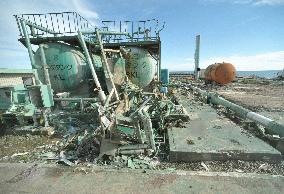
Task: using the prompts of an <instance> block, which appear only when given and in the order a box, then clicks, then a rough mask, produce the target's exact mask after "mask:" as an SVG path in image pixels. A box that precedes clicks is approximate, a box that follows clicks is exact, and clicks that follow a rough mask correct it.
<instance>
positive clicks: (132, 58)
mask: <svg viewBox="0 0 284 194" xmlns="http://www.w3.org/2000/svg"><path fill="white" fill-rule="evenodd" d="M125 58H126V67H125V69H126V75H127V76H128V78H129V79H130V80H131V81H132V82H133V83H134V84H136V85H137V86H139V87H140V88H145V87H146V86H148V85H149V84H150V83H151V81H152V80H153V79H154V77H155V73H156V61H155V59H154V58H153V57H152V56H151V55H150V53H149V52H148V51H147V50H146V49H143V48H137V47H130V48H128V52H127V54H126V56H125Z"/></svg>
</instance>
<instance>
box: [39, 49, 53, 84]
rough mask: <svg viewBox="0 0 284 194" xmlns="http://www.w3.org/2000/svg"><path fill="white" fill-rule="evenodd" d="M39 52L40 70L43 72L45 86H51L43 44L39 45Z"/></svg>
mask: <svg viewBox="0 0 284 194" xmlns="http://www.w3.org/2000/svg"><path fill="white" fill-rule="evenodd" d="M39 51H40V56H41V61H42V69H43V72H44V79H45V84H48V85H51V84H50V76H49V72H48V67H47V63H46V58H45V53H44V45H43V44H40V45H39Z"/></svg>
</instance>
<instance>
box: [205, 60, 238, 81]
mask: <svg viewBox="0 0 284 194" xmlns="http://www.w3.org/2000/svg"><path fill="white" fill-rule="evenodd" d="M204 74H205V80H208V81H215V82H217V83H219V84H221V85H225V84H227V83H230V82H231V81H233V80H234V79H235V77H236V69H235V67H234V66H233V65H232V64H231V63H215V64H213V65H209V66H208V67H207V68H206V70H205V72H204Z"/></svg>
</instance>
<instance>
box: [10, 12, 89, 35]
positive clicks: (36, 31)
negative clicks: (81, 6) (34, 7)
mask: <svg viewBox="0 0 284 194" xmlns="http://www.w3.org/2000/svg"><path fill="white" fill-rule="evenodd" d="M14 17H15V18H16V22H17V24H18V28H19V32H20V36H21V37H23V36H24V34H23V29H22V27H21V20H24V21H25V23H26V24H27V25H28V26H29V28H28V34H29V35H30V36H49V35H56V34H57V35H60V34H61V35H64V34H75V33H77V32H78V31H79V30H80V31H84V30H87V29H92V28H95V26H94V25H92V24H91V23H90V22H89V21H88V20H86V19H85V18H83V17H82V16H81V15H80V14H78V13H76V12H61V13H46V14H19V15H14Z"/></svg>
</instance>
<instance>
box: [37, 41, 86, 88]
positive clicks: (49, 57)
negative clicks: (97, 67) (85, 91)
mask: <svg viewBox="0 0 284 194" xmlns="http://www.w3.org/2000/svg"><path fill="white" fill-rule="evenodd" d="M44 53H45V57H46V63H47V65H48V72H49V77H50V82H51V87H52V89H53V90H54V91H55V92H56V93H58V92H68V91H72V90H75V89H77V88H78V87H80V85H82V84H83V83H86V82H87V80H88V79H89V78H90V77H91V75H90V71H89V67H88V64H87V62H86V59H85V56H84V54H83V53H82V52H81V51H80V50H79V49H77V48H75V47H71V46H69V45H67V44H63V43H47V44H45V45H44ZM35 64H36V68H37V70H38V75H39V79H40V80H41V82H42V83H45V77H44V69H43V63H42V60H41V55H40V50H39V49H38V50H37V51H36V53H35Z"/></svg>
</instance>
